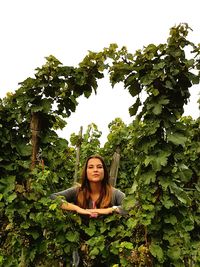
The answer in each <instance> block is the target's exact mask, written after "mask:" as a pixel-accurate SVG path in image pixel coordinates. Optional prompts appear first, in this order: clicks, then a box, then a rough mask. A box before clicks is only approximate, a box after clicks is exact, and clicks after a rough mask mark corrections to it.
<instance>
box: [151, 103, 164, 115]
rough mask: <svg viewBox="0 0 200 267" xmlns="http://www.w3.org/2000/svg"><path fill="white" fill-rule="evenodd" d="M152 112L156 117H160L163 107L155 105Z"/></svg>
mask: <svg viewBox="0 0 200 267" xmlns="http://www.w3.org/2000/svg"><path fill="white" fill-rule="evenodd" d="M152 111H153V113H154V114H155V115H159V114H160V113H161V112H162V106H161V105H160V104H155V106H154V108H153V110H152Z"/></svg>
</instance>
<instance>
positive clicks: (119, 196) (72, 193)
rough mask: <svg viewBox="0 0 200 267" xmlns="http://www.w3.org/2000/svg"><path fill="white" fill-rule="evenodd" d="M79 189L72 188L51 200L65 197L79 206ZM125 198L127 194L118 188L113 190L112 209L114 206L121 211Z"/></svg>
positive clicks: (57, 194)
mask: <svg viewBox="0 0 200 267" xmlns="http://www.w3.org/2000/svg"><path fill="white" fill-rule="evenodd" d="M78 189H79V187H77V186H76V187H70V188H68V189H66V190H63V191H60V192H57V193H53V194H52V195H51V196H50V197H51V199H55V198H56V197H57V196H63V197H64V198H65V200H66V201H67V202H70V203H73V204H77V192H78ZM124 197H125V194H124V193H123V192H122V191H120V190H119V189H117V188H114V187H113V188H112V198H111V203H110V205H109V206H110V207H112V206H118V207H119V209H121V205H122V201H123V199H124ZM89 208H92V200H91V201H90V202H89Z"/></svg>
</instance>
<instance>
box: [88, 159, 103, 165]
mask: <svg viewBox="0 0 200 267" xmlns="http://www.w3.org/2000/svg"><path fill="white" fill-rule="evenodd" d="M88 164H93V165H97V164H101V165H102V162H101V160H100V159H98V158H91V159H89V160H88Z"/></svg>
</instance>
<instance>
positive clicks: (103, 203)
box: [77, 155, 112, 209]
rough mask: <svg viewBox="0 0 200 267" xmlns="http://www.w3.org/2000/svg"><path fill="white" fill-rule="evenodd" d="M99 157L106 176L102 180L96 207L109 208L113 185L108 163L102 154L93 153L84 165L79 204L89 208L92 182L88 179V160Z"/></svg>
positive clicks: (78, 196)
mask: <svg viewBox="0 0 200 267" xmlns="http://www.w3.org/2000/svg"><path fill="white" fill-rule="evenodd" d="M93 158H96V159H99V160H100V161H101V163H102V165H103V169H104V178H103V180H102V182H101V183H102V184H101V185H102V186H101V192H100V196H99V198H98V200H97V201H96V207H97V208H107V207H109V205H110V202H111V197H112V187H111V185H110V183H109V173H108V170H107V167H106V164H105V162H104V159H103V158H102V157H101V156H100V155H92V156H90V157H88V158H87V160H86V162H85V165H84V167H83V170H82V175H81V186H80V188H79V190H78V194H77V204H78V205H79V206H80V207H81V208H84V209H86V208H89V201H90V192H91V189H90V183H89V181H88V177H87V165H88V161H89V160H90V159H93Z"/></svg>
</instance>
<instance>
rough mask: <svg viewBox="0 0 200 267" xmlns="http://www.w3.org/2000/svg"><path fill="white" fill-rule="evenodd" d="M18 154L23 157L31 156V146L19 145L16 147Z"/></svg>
mask: <svg viewBox="0 0 200 267" xmlns="http://www.w3.org/2000/svg"><path fill="white" fill-rule="evenodd" d="M15 146H16V149H17V152H18V153H19V154H20V155H21V156H30V155H31V152H32V147H31V145H27V144H25V143H17V144H16V145H15Z"/></svg>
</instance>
